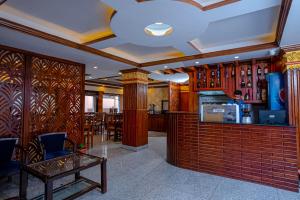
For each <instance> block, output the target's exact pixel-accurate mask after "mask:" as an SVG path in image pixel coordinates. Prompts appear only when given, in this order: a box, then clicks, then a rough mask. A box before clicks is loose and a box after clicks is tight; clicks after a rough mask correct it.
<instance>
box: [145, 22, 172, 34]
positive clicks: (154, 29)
mask: <svg viewBox="0 0 300 200" xmlns="http://www.w3.org/2000/svg"><path fill="white" fill-rule="evenodd" d="M144 31H145V33H147V34H148V35H151V36H166V35H170V34H171V33H172V32H173V28H172V26H170V25H168V24H164V23H162V22H156V23H154V24H150V25H149V26H146V28H145V29H144Z"/></svg>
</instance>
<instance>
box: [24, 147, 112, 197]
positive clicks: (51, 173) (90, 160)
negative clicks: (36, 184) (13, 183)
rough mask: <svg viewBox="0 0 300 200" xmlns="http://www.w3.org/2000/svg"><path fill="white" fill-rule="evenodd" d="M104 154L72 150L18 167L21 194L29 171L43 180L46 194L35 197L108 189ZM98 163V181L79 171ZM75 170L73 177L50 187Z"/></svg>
mask: <svg viewBox="0 0 300 200" xmlns="http://www.w3.org/2000/svg"><path fill="white" fill-rule="evenodd" d="M106 161H107V160H106V158H100V157H97V156H93V155H89V154H84V153H80V152H77V153H73V154H69V155H66V156H61V157H57V158H54V159H51V160H46V161H42V162H38V163H34V164H29V165H23V166H22V167H21V184H20V194H21V198H22V199H26V197H27V193H26V189H27V185H28V174H31V175H33V176H35V177H37V178H39V179H40V180H42V181H43V182H44V184H45V194H42V195H40V196H37V197H35V198H33V199H34V200H40V199H46V200H52V199H55V200H56V199H59V200H60V199H74V198H77V197H79V196H81V195H83V194H84V193H87V192H89V191H91V190H93V189H95V188H97V187H98V188H100V189H101V192H102V193H105V192H106V191H107V179H106ZM96 165H100V166H101V167H100V172H101V182H100V183H97V182H94V181H92V180H89V179H87V178H85V177H82V176H80V171H82V170H85V169H88V168H91V167H94V166H96ZM72 174H75V181H74V182H71V183H69V184H67V185H63V186H61V187H59V188H56V189H54V190H53V181H54V180H57V179H60V178H62V177H65V176H69V175H72Z"/></svg>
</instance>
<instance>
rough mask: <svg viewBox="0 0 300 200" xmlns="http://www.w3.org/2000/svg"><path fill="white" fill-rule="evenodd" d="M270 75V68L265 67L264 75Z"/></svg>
mask: <svg viewBox="0 0 300 200" xmlns="http://www.w3.org/2000/svg"><path fill="white" fill-rule="evenodd" d="M268 73H269V68H268V67H267V66H266V67H264V75H267V74H268Z"/></svg>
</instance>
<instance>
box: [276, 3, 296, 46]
mask: <svg viewBox="0 0 300 200" xmlns="http://www.w3.org/2000/svg"><path fill="white" fill-rule="evenodd" d="M292 1H293V0H282V3H281V8H280V14H279V20H278V24H277V30H276V42H277V44H280V42H281V38H282V34H283V31H284V27H285V25H286V20H287V18H288V15H289V12H290V8H291V5H292Z"/></svg>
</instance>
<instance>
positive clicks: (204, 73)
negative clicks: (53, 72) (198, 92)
mask: <svg viewBox="0 0 300 200" xmlns="http://www.w3.org/2000/svg"><path fill="white" fill-rule="evenodd" d="M202 87H203V88H207V85H206V71H205V70H204V71H203V86H202Z"/></svg>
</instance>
